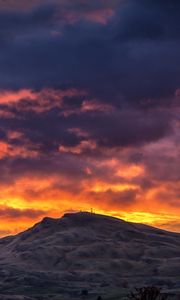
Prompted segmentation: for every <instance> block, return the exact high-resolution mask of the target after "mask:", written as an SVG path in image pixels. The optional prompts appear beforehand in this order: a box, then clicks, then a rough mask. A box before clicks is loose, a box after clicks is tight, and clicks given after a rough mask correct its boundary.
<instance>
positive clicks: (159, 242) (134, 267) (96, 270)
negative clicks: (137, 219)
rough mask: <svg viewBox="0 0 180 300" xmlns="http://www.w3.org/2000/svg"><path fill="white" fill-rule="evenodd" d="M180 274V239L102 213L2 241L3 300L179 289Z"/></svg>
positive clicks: (47, 223)
mask: <svg viewBox="0 0 180 300" xmlns="http://www.w3.org/2000/svg"><path fill="white" fill-rule="evenodd" d="M179 270H180V234H177V233H171V232H167V231H163V230H160V229H157V228H153V227H150V226H146V225H142V224H135V223H129V222H125V221H122V220H119V219H116V218H112V217H107V216H102V215H97V214H91V213H83V212H80V213H74V214H73V213H72V214H71V213H69V214H65V215H64V216H63V217H62V218H60V219H52V218H45V219H43V220H42V221H41V222H40V223H38V224H36V225H35V226H33V227H32V228H30V229H28V230H27V231H25V232H22V233H20V234H18V235H16V236H10V237H6V238H2V239H0V295H1V297H0V299H6V300H7V299H9V300H10V299H16V300H20V299H26V300H32V299H63V298H65V299H68V298H76V297H78V298H79V296H80V294H81V292H82V290H88V292H89V295H90V296H92V297H93V296H94V297H96V295H99V294H101V295H110V294H112V292H113V293H120V292H122V293H126V292H128V291H129V290H130V289H132V288H133V287H135V286H143V285H158V286H161V287H162V288H164V289H168V290H178V289H180V276H179V274H180V273H179ZM17 295H18V296H17ZM59 296H60V298H58V297H59ZM95 299H96V298H95Z"/></svg>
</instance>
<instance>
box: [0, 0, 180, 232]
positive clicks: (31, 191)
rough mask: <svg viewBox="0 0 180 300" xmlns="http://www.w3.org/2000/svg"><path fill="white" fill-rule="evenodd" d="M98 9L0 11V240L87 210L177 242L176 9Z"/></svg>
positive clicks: (19, 6) (56, 6) (7, 4)
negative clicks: (172, 235) (173, 234)
mask: <svg viewBox="0 0 180 300" xmlns="http://www.w3.org/2000/svg"><path fill="white" fill-rule="evenodd" d="M85 2H86V3H85ZM95 2H97V3H96V4H93V3H90V2H89V1H81V0H80V1H76V0H75V1H74V2H73V1H69V0H67V1H66V0H63V1H60V0H59V1H58V0H55V1H51V2H49V1H47V2H46V3H45V2H44V1H42V0H33V1H20V0H19V1H13V0H7V1H1V0H0V20H2V24H1V28H2V29H1V33H2V34H1V35H0V43H1V46H2V50H1V59H0V171H1V172H0V190H1V193H0V236H6V235H10V234H15V233H17V232H20V231H22V230H24V229H26V228H28V227H30V226H32V225H33V224H34V223H36V222H39V221H40V220H41V219H42V218H43V217H45V216H52V217H56V218H57V217H60V216H62V215H63V214H64V213H65V212H67V211H80V210H82V211H91V209H93V211H94V212H95V213H101V214H107V215H110V216H115V217H118V218H121V219H123V220H126V221H131V222H139V223H145V224H150V225H153V226H156V227H160V228H163V229H166V230H172V231H177V232H180V221H179V215H180V143H179V142H180V119H179V116H180V70H179V69H178V67H177V65H178V62H179V59H180V54H179V53H180V42H179V39H178V34H179V33H178V32H176V31H177V30H175V28H178V25H177V24H179V18H178V17H177V20H176V17H174V11H176V10H177V9H176V7H175V6H176V5H174V6H168V5H167V4H166V3H165V4H162V3H160V2H161V1H160V2H158V3H157V4H154V5H152V3H150V2H149V1H148V4H147V6H146V5H145V4H144V5H143V4H142V1H131V0H129V1H127V2H126V1H120V0H119V1H118V0H112V1H101V0H98V1H95ZM167 2H169V1H167ZM142 12H143V13H142ZM154 12H156V14H155V15H154ZM157 13H158V15H159V16H160V20H159V22H156V19H157V18H156V16H157ZM168 14H170V16H169V18H168V17H167V15H168ZM171 14H172V15H171ZM175 15H176V14H175ZM137 20H139V21H138V22H137ZM152 20H153V21H152ZM168 21H169V23H168ZM0 22H1V21H0ZM176 23H177V24H176ZM142 28H143V29H142Z"/></svg>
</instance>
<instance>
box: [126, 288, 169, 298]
mask: <svg viewBox="0 0 180 300" xmlns="http://www.w3.org/2000/svg"><path fill="white" fill-rule="evenodd" d="M127 297H128V299H129V300H166V299H167V295H163V294H161V289H160V288H158V287H155V286H150V287H142V288H135V292H131V293H130V295H128V296H127Z"/></svg>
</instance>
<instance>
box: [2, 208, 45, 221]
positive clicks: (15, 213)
mask: <svg viewBox="0 0 180 300" xmlns="http://www.w3.org/2000/svg"><path fill="white" fill-rule="evenodd" d="M44 213H45V212H44V211H42V210H33V209H18V208H12V207H8V206H5V207H0V217H1V218H7V217H8V218H20V217H25V218H35V217H40V216H42V215H44Z"/></svg>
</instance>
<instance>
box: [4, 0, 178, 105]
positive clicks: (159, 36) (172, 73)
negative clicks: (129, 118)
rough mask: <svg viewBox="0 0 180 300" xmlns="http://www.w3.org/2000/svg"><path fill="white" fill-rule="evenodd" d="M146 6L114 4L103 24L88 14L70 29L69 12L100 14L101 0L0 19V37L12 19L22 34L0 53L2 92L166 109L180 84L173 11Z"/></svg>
mask: <svg viewBox="0 0 180 300" xmlns="http://www.w3.org/2000/svg"><path fill="white" fill-rule="evenodd" d="M152 2H153V1H151V2H150V1H147V2H143V1H140V0H139V1H138V0H137V1H119V2H118V1H116V3H115V2H114V3H113V5H112V9H113V10H114V16H113V17H112V18H111V19H110V20H109V21H108V22H107V24H104V25H102V24H100V23H98V22H95V21H92V22H91V21H90V20H89V19H88V18H87V16H86V15H85V17H84V18H83V19H81V18H77V19H76V18H75V20H74V21H73V22H72V23H71V22H70V23H69V21H68V20H69V19H68V18H69V17H68V16H67V13H68V10H67V7H68V8H69V9H70V11H71V12H73V11H74V13H75V12H76V13H77V12H78V13H79V12H81V11H83V12H84V11H85V12H86V13H87V12H89V11H93V10H95V9H100V11H99V14H100V13H101V10H102V9H103V4H102V3H103V2H101V1H97V2H96V5H95V6H94V4H93V5H92V4H91V3H89V2H88V4H86V5H85V4H83V3H82V2H81V1H80V2H78V3H76V4H75V5H72V2H71V3H70V4H71V5H70V4H69V6H66V5H65V4H62V2H61V3H60V6H59V7H58V8H57V6H56V5H55V6H54V7H53V6H51V7H50V9H49V10H48V9H47V6H46V7H45V8H44V7H43V6H42V8H39V9H38V10H35V9H34V10H33V11H32V12H31V13H29V15H25V16H22V13H21V15H19V16H18V15H17V12H11V13H10V16H8V13H6V14H4V15H3V12H1V14H2V16H3V18H2V21H1V28H2V32H3V31H6V30H7V28H9V32H11V31H13V32H14V29H12V25H13V24H14V20H16V18H17V19H18V22H16V23H17V24H18V23H19V24H20V26H19V28H20V29H19V28H18V30H16V31H17V32H18V34H17V37H16V38H13V39H10V40H9V43H8V44H7V45H6V46H5V47H4V48H3V49H2V52H1V58H0V67H1V73H0V87H1V88H21V87H24V86H26V87H31V88H41V87H44V86H54V87H57V86H61V85H68V86H76V87H81V88H85V89H87V90H88V91H89V93H90V94H91V95H93V96H96V97H99V98H101V99H103V100H106V101H109V102H113V103H115V105H117V106H121V105H126V103H127V102H128V103H132V104H133V105H137V104H138V105H139V104H141V105H142V103H143V105H144V106H157V105H166V104H168V103H170V102H171V99H170V96H172V95H173V94H174V92H175V89H176V88H177V87H178V86H179V85H180V79H179V78H180V71H179V68H178V62H180V54H179V53H180V43H179V40H178V34H179V26H180V21H179V18H178V8H179V4H178V3H176V2H173V3H174V4H173V5H172V3H170V2H169V1H167V2H166V3H165V4H164V3H163V2H161V1H156V3H155V2H153V3H152ZM171 2H172V1H171ZM118 3H119V5H118ZM115 5H116V9H115ZM109 6H110V5H109ZM77 8H78V9H77ZM105 8H107V3H105ZM109 8H111V7H109ZM63 9H64V10H63ZM54 10H55V12H57V14H55V12H54ZM54 15H56V18H54ZM57 15H58V16H59V17H57ZM33 20H34V21H33ZM62 20H64V21H63V25H62V22H61V21H62ZM36 23H37V24H36ZM49 24H51V26H50V27H49ZM8 26H9V27H8ZM14 26H15V28H16V25H14ZM29 27H32V31H31V34H30V35H29V34H26V29H27V28H29ZM36 27H38V28H39V30H35V28H36ZM20 31H21V32H20ZM42 32H43V33H42Z"/></svg>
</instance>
